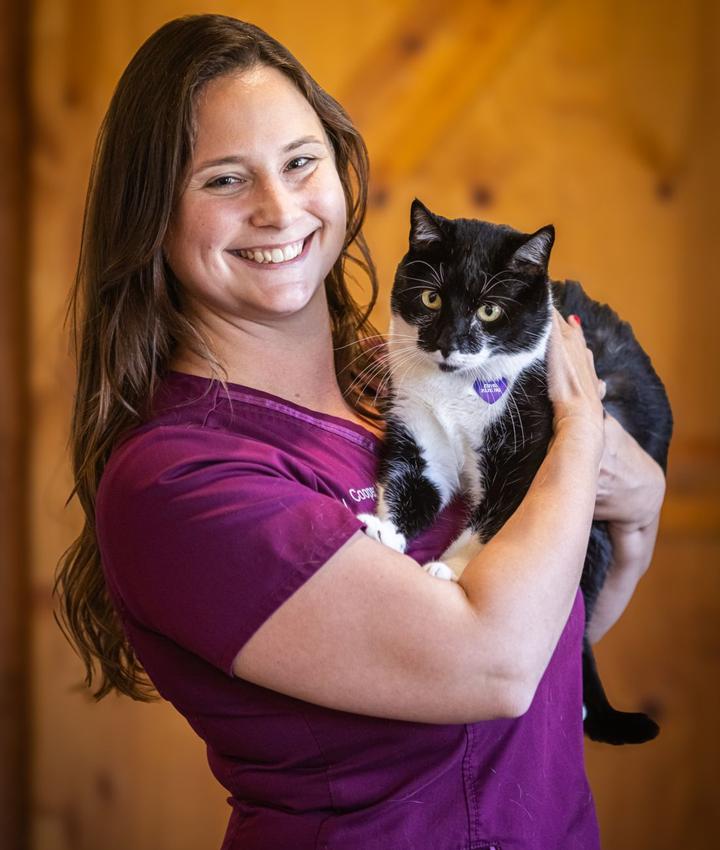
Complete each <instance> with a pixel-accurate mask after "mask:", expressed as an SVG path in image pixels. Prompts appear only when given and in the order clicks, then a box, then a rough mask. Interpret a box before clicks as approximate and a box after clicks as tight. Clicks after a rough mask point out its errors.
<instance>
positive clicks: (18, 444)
mask: <svg viewBox="0 0 720 850" xmlns="http://www.w3.org/2000/svg"><path fill="white" fill-rule="evenodd" d="M0 20H2V22H3V26H2V28H1V29H0V163H2V165H0V836H3V837H4V838H6V840H7V841H8V843H9V846H10V847H15V846H18V847H19V848H20V847H23V850H24V843H25V837H26V830H25V829H24V824H25V823H26V822H27V819H28V807H27V802H28V791H29V782H28V766H29V760H28V758H27V751H26V749H25V742H26V741H27V739H28V725H27V711H28V704H27V697H28V694H27V690H28V688H27V686H28V680H29V676H28V640H27V637H28V631H29V621H28V609H29V604H28V589H29V581H28V563H29V559H28V557H27V533H26V532H27V521H28V511H27V504H26V498H27V492H28V489H27V481H28V474H27V472H28V470H27V463H28V454H27V447H28V444H27V440H26V431H27V418H28V410H27V398H28V393H27V357H26V355H27V346H26V342H25V338H26V328H27V324H28V314H27V298H26V292H25V285H24V284H25V281H26V277H27V274H26V261H27V212H28V204H27V199H28V192H27V180H28V171H27V158H26V156H25V155H24V153H25V151H26V149H27V134H28V102H27V100H28V99H27V90H26V87H25V71H26V69H27V56H26V52H25V49H26V44H27V38H26V36H27V29H26V24H27V16H26V14H25V11H24V10H23V9H22V8H20V7H18V6H17V5H8V4H7V3H5V2H4V0H0ZM8 166H9V167H8ZM24 836H25V837H24Z"/></svg>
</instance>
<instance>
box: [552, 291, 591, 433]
mask: <svg viewBox="0 0 720 850" xmlns="http://www.w3.org/2000/svg"><path fill="white" fill-rule="evenodd" d="M552 322H553V326H552V334H551V336H550V346H549V349H548V393H549V395H550V400H551V401H552V403H553V409H554V419H553V424H554V429H555V432H556V433H557V431H558V428H560V427H562V426H564V425H565V424H566V423H583V424H586V425H587V424H590V425H592V426H593V428H594V429H595V430H596V431H597V432H598V434H599V436H600V439H601V440H602V438H603V408H602V404H601V401H600V400H601V398H602V396H603V395H604V392H605V385H604V383H603V382H602V381H600V380H599V379H598V376H597V375H596V374H595V365H594V361H593V355H592V351H590V349H589V348H588V347H587V346H586V344H585V337H584V336H583V332H582V330H581V328H580V323H579V321H575V320H573V321H570V322H566V321H565V319H563V317H562V316H561V315H560V313H559V312H558V311H557V310H556V309H555V308H554V307H553V311H552Z"/></svg>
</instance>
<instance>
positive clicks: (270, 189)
mask: <svg viewBox="0 0 720 850" xmlns="http://www.w3.org/2000/svg"><path fill="white" fill-rule="evenodd" d="M254 194H255V197H254V199H253V200H254V206H253V210H252V213H251V215H250V223H251V224H252V225H253V226H254V227H274V228H277V229H278V230H286V229H287V228H289V227H290V225H292V224H293V222H294V221H295V220H296V219H297V217H298V215H299V210H298V205H297V200H296V199H295V197H294V196H293V192H292V190H291V189H290V188H289V187H288V186H286V185H285V184H284V183H283V181H282V180H281V179H279V178H277V177H272V176H269V177H265V178H264V179H262V180H259V181H258V182H257V183H256V186H255V190H254Z"/></svg>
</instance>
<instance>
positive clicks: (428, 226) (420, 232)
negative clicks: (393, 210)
mask: <svg viewBox="0 0 720 850" xmlns="http://www.w3.org/2000/svg"><path fill="white" fill-rule="evenodd" d="M441 239H442V231H441V229H440V223H439V221H438V217H437V216H435V215H433V213H431V212H430V210H429V209H428V208H427V207H426V206H425V204H423V203H422V202H421V201H418V199H417V198H415V200H414V201H413V202H412V206H411V207H410V247H411V248H423V247H425V246H426V245H430V244H431V243H432V242H440V240H441Z"/></svg>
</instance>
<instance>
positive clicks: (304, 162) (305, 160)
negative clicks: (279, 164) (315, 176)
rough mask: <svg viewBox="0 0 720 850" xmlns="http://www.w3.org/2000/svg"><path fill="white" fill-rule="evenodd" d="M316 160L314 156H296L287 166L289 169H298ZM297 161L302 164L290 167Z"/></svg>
mask: <svg viewBox="0 0 720 850" xmlns="http://www.w3.org/2000/svg"><path fill="white" fill-rule="evenodd" d="M314 161H315V157H312V156H296V157H295V159H291V160H290V162H288V164H287V168H288V171H297V170H298V169H300V168H304V167H305V166H306V165H308V164H309V163H311V162H314ZM297 162H299V163H300V165H296V166H295V167H294V168H291V167H290V166H291V165H293V163H297Z"/></svg>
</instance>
